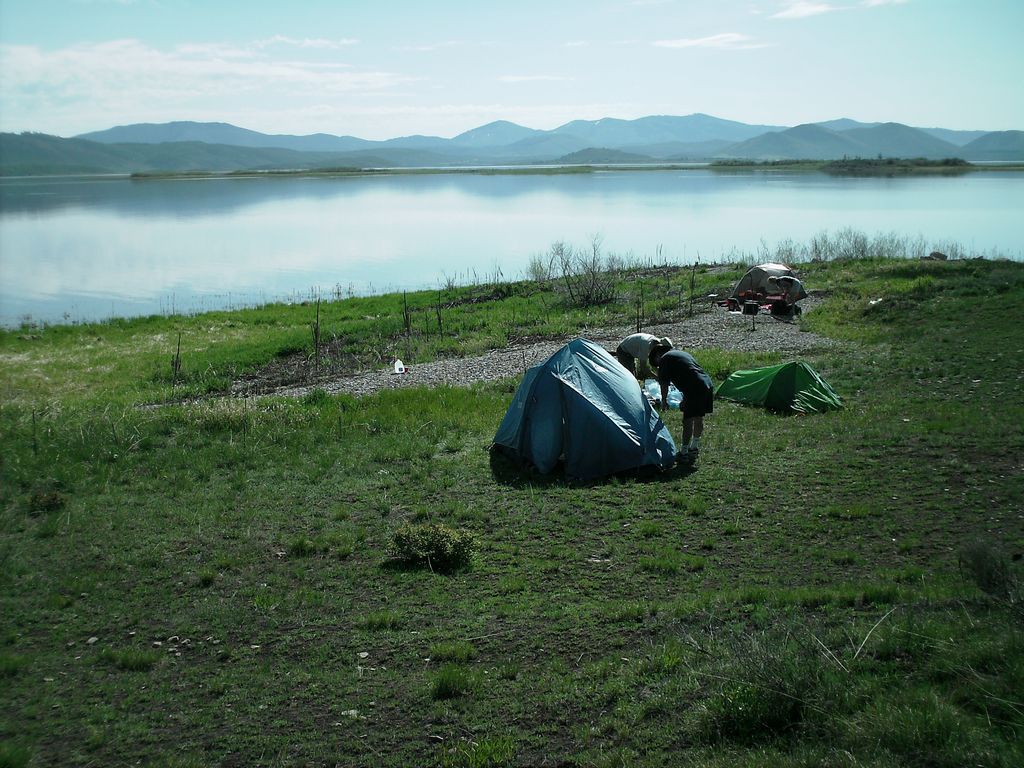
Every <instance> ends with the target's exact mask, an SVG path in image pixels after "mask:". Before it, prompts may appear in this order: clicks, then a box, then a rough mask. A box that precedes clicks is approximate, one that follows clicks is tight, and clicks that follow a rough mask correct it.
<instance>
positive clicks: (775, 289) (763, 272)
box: [724, 262, 807, 314]
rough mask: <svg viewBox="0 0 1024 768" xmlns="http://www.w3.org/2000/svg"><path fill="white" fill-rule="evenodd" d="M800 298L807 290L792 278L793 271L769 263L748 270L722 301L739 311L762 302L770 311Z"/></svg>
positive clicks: (786, 305)
mask: <svg viewBox="0 0 1024 768" xmlns="http://www.w3.org/2000/svg"><path fill="white" fill-rule="evenodd" d="M780 278H783V279H782V280H780ZM785 278H788V279H785ZM804 298H807V291H806V290H805V289H804V286H803V283H801V282H800V281H799V280H797V279H796V273H795V272H794V271H793V270H792V269H791V268H790V267H787V266H786V265H785V264H775V263H772V262H769V263H767V264H758V265H757V266H756V267H751V268H750V269H748V270H747V273H746V274H745V275H743V277H741V278H740V281H739V282H738V283H736V287H735V288H733V289H732V294H731V295H730V296H729V298H728V299H726V300H725V302H724V304H725V306H726V307H728V308H729V309H730V310H732V311H738V310H741V309H742V310H744V312H743V314H748V311H746V308H745V304H746V302H750V301H754V302H757V304H758V305H759V306H761V305H765V306H768V307H770V308H772V310H773V312H779V311H781V310H783V309H787V308H789V307H792V306H793V305H794V304H795V303H796V302H798V301H799V300H800V299H804Z"/></svg>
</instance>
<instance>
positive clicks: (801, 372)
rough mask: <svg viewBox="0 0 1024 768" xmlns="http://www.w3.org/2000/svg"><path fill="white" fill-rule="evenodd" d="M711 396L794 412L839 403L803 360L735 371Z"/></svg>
mask: <svg viewBox="0 0 1024 768" xmlns="http://www.w3.org/2000/svg"><path fill="white" fill-rule="evenodd" d="M715 397H716V398H721V399H724V400H732V401H734V402H737V403H743V404H746V405H761V406H764V407H765V408H767V409H768V410H771V411H793V412H795V413H824V412H825V411H830V410H834V409H837V408H842V407H843V401H842V399H841V398H840V397H839V395H837V394H836V393H835V392H834V391H833V390H832V387H830V386H829V385H828V383H827V382H826V381H825V380H824V379H823V378H821V376H820V375H818V372H817V371H815V370H814V369H813V368H811V366H809V365H808V364H807V363H805V362H803V361H797V362H793V363H782V364H781V365H770V366H768V367H766V368H753V369H751V370H746V371H736V372H735V373H733V374H732V375H731V376H729V378H727V379H726V380H725V381H723V382H722V383H721V384H719V385H718V389H716V390H715Z"/></svg>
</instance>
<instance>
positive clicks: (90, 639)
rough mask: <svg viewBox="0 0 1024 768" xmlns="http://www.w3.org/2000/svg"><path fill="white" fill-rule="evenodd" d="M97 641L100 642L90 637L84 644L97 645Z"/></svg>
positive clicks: (96, 638)
mask: <svg viewBox="0 0 1024 768" xmlns="http://www.w3.org/2000/svg"><path fill="white" fill-rule="evenodd" d="M99 640H100V639H99V638H98V637H90V638H89V639H88V640H86V641H85V642H86V643H87V644H88V645H95V644H96V643H98V642H99Z"/></svg>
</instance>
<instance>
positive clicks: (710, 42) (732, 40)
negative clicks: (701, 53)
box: [653, 32, 766, 50]
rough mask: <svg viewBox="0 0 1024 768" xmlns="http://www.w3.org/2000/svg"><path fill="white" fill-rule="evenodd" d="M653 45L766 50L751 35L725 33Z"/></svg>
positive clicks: (661, 46)
mask: <svg viewBox="0 0 1024 768" xmlns="http://www.w3.org/2000/svg"><path fill="white" fill-rule="evenodd" d="M653 45H655V46H657V47H659V48H720V49H723V50H746V49H751V48H764V47H765V46H766V44H765V43H757V42H755V41H754V39H753V38H752V37H750V36H749V35H741V34H739V33H737V32H723V33H722V34H719V35H711V36H709V37H684V38H680V39H677V40H657V41H655V42H654V43H653Z"/></svg>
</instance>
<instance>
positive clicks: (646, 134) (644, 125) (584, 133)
mask: <svg viewBox="0 0 1024 768" xmlns="http://www.w3.org/2000/svg"><path fill="white" fill-rule="evenodd" d="M779 130H782V128H781V127H779V126H771V125H747V124H746V123H738V122H735V121H733V120H723V119H721V118H718V117H712V116H710V115H703V114H694V115H687V116H685V117H673V116H671V115H654V116H651V117H641V118H638V119H636V120H617V119H615V118H610V117H606V118H603V119H601V120H574V121H572V122H570V123H566V124H565V125H562V126H559V127H558V128H556V129H555V130H554V131H553V133H557V134H562V135H571V136H577V137H579V138H580V139H583V140H584V141H585V142H587V145H588V146H602V147H615V148H621V147H623V146H640V145H643V144H658V143H664V142H670V141H680V142H687V143H695V142H701V141H716V140H717V141H743V140H745V139H750V138H753V137H754V136H758V135H760V134H762V133H765V132H768V131H779Z"/></svg>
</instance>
